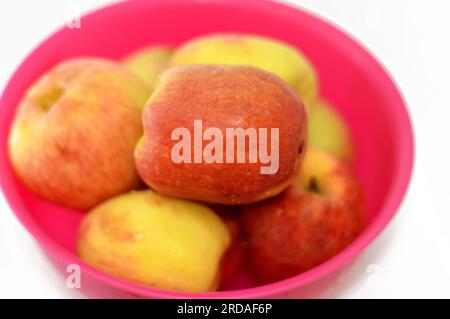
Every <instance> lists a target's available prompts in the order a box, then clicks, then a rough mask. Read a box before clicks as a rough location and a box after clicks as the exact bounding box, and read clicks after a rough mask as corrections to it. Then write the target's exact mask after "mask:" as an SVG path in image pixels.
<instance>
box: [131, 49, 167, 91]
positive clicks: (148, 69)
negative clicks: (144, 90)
mask: <svg viewBox="0 0 450 319" xmlns="http://www.w3.org/2000/svg"><path fill="white" fill-rule="evenodd" d="M172 52H173V49H172V48H170V47H168V46H160V45H158V46H150V47H146V48H143V49H140V50H137V51H135V52H132V53H131V54H130V55H128V56H126V57H125V58H124V59H123V63H124V65H125V66H126V67H127V68H128V69H129V70H131V71H132V72H133V73H134V74H136V75H137V76H138V77H139V78H140V79H141V80H142V81H144V82H145V83H146V84H147V86H148V87H149V88H150V89H151V91H152V92H153V90H154V89H155V87H156V85H157V82H158V78H159V76H160V75H161V73H163V72H164V70H165V69H166V68H167V67H168V65H169V60H170V57H171V56H172Z"/></svg>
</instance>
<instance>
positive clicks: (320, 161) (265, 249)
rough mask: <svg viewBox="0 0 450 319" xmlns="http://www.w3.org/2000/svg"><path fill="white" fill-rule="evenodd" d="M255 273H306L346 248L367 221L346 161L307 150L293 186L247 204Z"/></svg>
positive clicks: (271, 278) (267, 279) (261, 277)
mask: <svg viewBox="0 0 450 319" xmlns="http://www.w3.org/2000/svg"><path fill="white" fill-rule="evenodd" d="M243 222H244V227H245V230H246V233H247V236H248V241H249V260H250V267H251V269H252V272H251V273H252V274H253V275H254V277H255V279H256V280H257V281H258V282H259V283H271V282H275V281H279V280H282V279H286V278H289V277H291V276H295V275H297V274H300V273H302V272H305V271H307V270H309V269H311V268H313V267H315V266H317V265H319V264H321V263H323V262H325V261H326V260H328V259H329V258H331V257H333V256H334V255H336V254H337V253H339V252H340V251H341V250H343V249H344V248H345V247H347V246H348V245H349V244H350V243H351V242H352V241H353V240H354V239H355V238H356V237H357V236H358V235H359V234H360V232H361V231H362V229H363V227H364V223H365V212H364V199H363V190H362V187H361V185H360V183H359V182H358V179H357V178H356V176H355V175H354V174H353V173H352V170H351V169H350V167H348V166H347V164H345V163H343V162H341V161H340V160H338V159H336V158H335V157H334V156H332V155H329V154H326V153H324V152H321V151H314V150H309V149H308V151H307V152H306V156H305V160H304V162H303V164H302V167H301V171H300V174H299V176H298V178H297V180H296V181H295V182H294V184H293V185H292V186H291V187H290V188H289V189H288V190H286V191H285V192H283V193H282V194H280V195H279V196H277V197H275V198H271V199H269V200H266V201H264V202H260V203H256V204H253V205H250V206H248V207H245V209H244V215H243Z"/></svg>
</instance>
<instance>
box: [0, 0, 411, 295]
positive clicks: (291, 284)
mask: <svg viewBox="0 0 450 319" xmlns="http://www.w3.org/2000/svg"><path fill="white" fill-rule="evenodd" d="M141 1H142V2H144V0H132V1H123V2H118V3H112V4H110V5H106V6H103V7H100V8H99V9H97V10H94V11H92V12H89V13H88V14H86V15H85V16H84V18H88V17H89V16H91V15H97V14H103V13H104V12H105V11H108V10H120V8H121V7H122V6H124V5H128V4H129V3H130V2H141ZM152 2H153V3H161V2H163V1H162V0H153V1H152ZM164 2H165V4H174V5H177V4H191V5H198V4H201V3H205V2H207V3H214V4H220V5H225V6H230V7H233V8H236V7H246V8H249V9H251V10H264V11H269V12H276V13H277V14H278V15H280V16H283V17H286V18H287V17H289V18H290V19H292V18H294V17H295V18H297V19H298V18H299V16H300V17H301V18H302V19H307V20H308V21H309V23H311V24H314V26H315V27H316V28H317V29H318V30H319V31H320V32H324V33H326V34H329V35H332V37H333V38H334V41H340V42H341V43H342V44H343V47H344V48H345V50H346V53H347V54H350V55H352V56H355V57H358V60H360V61H365V62H366V63H364V65H365V67H366V68H370V72H373V74H374V76H373V80H374V82H375V84H376V85H377V86H379V87H382V88H383V90H384V91H385V94H386V96H387V97H388V98H389V100H390V101H391V104H393V105H396V106H397V107H396V109H395V111H396V121H397V122H398V123H397V124H398V125H399V128H398V131H397V134H398V138H399V143H401V145H402V146H403V147H402V148H401V149H399V150H398V154H399V155H398V156H399V162H401V163H402V165H398V167H397V171H394V177H393V179H392V182H391V184H390V188H389V190H388V192H387V195H386V200H385V202H384V204H383V206H382V207H381V208H380V212H379V214H378V215H377V216H376V217H374V219H373V220H372V222H371V223H370V225H369V226H368V227H367V228H366V229H365V230H364V231H363V233H362V234H361V235H360V236H359V237H358V238H357V239H356V240H355V241H353V242H352V243H351V244H350V245H349V246H348V247H347V248H346V249H344V250H343V251H341V252H340V253H339V254H338V255H336V256H334V257H333V258H331V259H329V260H327V261H326V262H324V263H322V264H320V265H319V266H317V267H314V268H313V269H311V270H309V271H307V272H304V273H301V274H299V275H297V276H294V277H291V278H288V279H285V280H282V281H279V282H276V283H272V284H268V285H263V286H257V287H253V288H246V289H238V290H229V291H216V292H204V293H192V292H178V291H167V290H162V289H158V288H153V287H148V286H144V285H140V284H136V283H133V282H130V281H126V280H123V279H119V278H116V277H113V276H111V275H109V274H106V273H104V272H102V271H99V270H96V269H94V268H93V267H91V266H89V265H88V264H86V263H84V262H83V261H82V260H80V259H79V258H78V257H77V256H76V255H74V254H73V253H72V252H69V251H68V250H67V249H65V248H63V247H61V246H60V245H59V244H58V243H57V242H56V241H55V240H54V239H53V238H51V237H50V236H49V235H48V234H47V233H46V232H45V231H44V230H43V229H42V228H41V227H40V226H39V225H38V224H37V222H36V221H35V220H34V219H32V218H31V216H30V215H29V213H28V211H27V209H26V207H25V206H24V205H22V204H21V200H20V196H19V194H18V193H17V191H16V189H14V188H13V187H12V186H11V184H12V180H11V179H12V178H11V176H10V175H8V174H7V170H9V171H10V170H12V167H11V165H10V163H9V160H8V159H7V160H5V161H3V159H2V160H1V161H0V165H1V166H0V184H1V188H2V190H3V193H4V195H5V198H6V200H7V202H8V203H9V206H10V208H11V210H12V211H13V213H14V214H15V215H16V217H17V218H18V220H19V221H20V222H21V223H22V225H23V226H24V227H25V228H26V230H27V231H28V232H29V233H30V234H31V235H32V236H33V237H34V239H35V240H36V241H37V242H38V243H39V244H40V245H41V246H42V247H43V248H44V249H45V250H46V251H48V252H50V253H51V254H52V255H53V256H54V257H56V258H58V259H60V260H61V261H63V262H64V263H66V264H67V265H69V264H74V263H76V264H77V265H79V266H80V269H81V272H82V274H83V273H86V274H88V275H89V276H90V277H92V278H94V279H96V280H98V281H100V282H103V283H105V284H107V285H110V286H112V287H114V288H116V289H120V290H124V291H127V292H129V293H132V294H135V295H138V296H142V297H152V298H180V299H186V298H188V299H189V298H233V299H237V298H239V299H241V298H263V297H268V296H274V295H277V294H280V293H284V292H287V291H291V290H294V289H296V288H300V287H302V286H305V285H308V284H310V283H312V282H313V281H316V280H318V279H319V278H322V277H325V276H327V275H329V274H331V273H332V272H334V271H336V270H337V269H338V268H340V267H341V266H343V265H345V264H346V263H347V262H349V261H350V260H352V259H353V258H354V257H356V256H357V255H358V254H359V253H360V252H361V251H362V250H363V249H365V248H366V247H367V246H368V245H369V244H370V243H371V242H372V241H373V240H374V239H375V238H376V237H377V236H378V235H379V234H380V233H381V232H382V231H383V230H384V229H385V227H386V225H387V224H388V223H389V221H390V220H391V219H392V217H393V216H394V215H395V213H396V212H397V211H398V209H399V207H400V205H401V203H402V202H403V200H404V198H405V197H406V194H407V190H408V186H409V182H410V179H411V176H412V171H413V166H414V133H413V126H412V122H411V117H410V115H409V111H408V108H407V106H406V103H405V102H404V99H403V97H402V95H401V93H400V91H399V89H398V87H397V86H396V84H395V82H394V80H393V79H392V77H391V76H390V75H389V73H388V71H387V70H386V69H385V68H384V66H383V65H382V63H381V62H380V61H378V60H377V59H376V58H375V57H374V56H373V55H372V53H370V50H368V49H367V48H365V47H364V46H363V45H362V44H360V43H359V42H358V41H357V40H355V39H354V38H353V37H352V36H351V35H349V34H347V33H345V32H344V31H342V30H341V29H340V27H338V26H336V25H335V24H332V23H330V22H328V21H325V20H324V19H322V18H320V17H318V16H317V15H316V14H315V13H311V12H309V11H308V10H305V9H303V8H301V7H298V6H291V5H289V4H285V3H279V2H274V1H271V0H245V1H239V2H230V1H228V0H213V1H211V0H208V1H204V0H203V1H199V0H165V1H164ZM147 4H148V1H147ZM62 31H63V28H60V29H58V31H57V32H55V33H53V34H52V35H50V36H49V37H47V38H46V39H44V40H43V41H42V42H40V44H39V46H37V47H40V46H41V45H43V44H45V43H47V41H49V40H51V39H52V38H53V37H54V36H56V35H57V34H58V33H60V32H62ZM37 47H36V48H35V49H34V50H33V51H32V52H31V53H30V54H29V55H28V56H27V57H26V58H25V59H24V60H23V61H22V62H21V63H20V64H19V67H18V68H17V69H16V70H15V72H14V73H13V76H12V77H11V78H10V79H9V81H8V83H7V85H6V87H5V89H4V91H3V94H2V96H1V97H0V105H2V104H3V101H4V99H5V96H7V95H9V94H10V93H9V92H10V91H11V88H12V87H13V85H14V82H15V80H16V78H17V75H18V74H19V73H20V71H21V70H20V66H21V65H22V64H23V63H24V62H25V61H27V60H28V59H29V58H30V56H31V55H32V53H33V52H34V51H35V50H36V49H37ZM10 124H11V123H9V125H10ZM8 131H9V128H8ZM6 147H7V146H6V145H4V148H6ZM2 152H6V154H7V151H5V150H2ZM3 155H4V154H2V156H3ZM5 156H6V155H5Z"/></svg>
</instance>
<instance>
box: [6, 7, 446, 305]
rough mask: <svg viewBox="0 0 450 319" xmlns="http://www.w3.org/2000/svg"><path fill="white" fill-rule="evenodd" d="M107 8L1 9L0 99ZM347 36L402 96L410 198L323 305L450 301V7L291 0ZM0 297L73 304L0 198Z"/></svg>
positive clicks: (75, 293)
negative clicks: (89, 13)
mask: <svg viewBox="0 0 450 319" xmlns="http://www.w3.org/2000/svg"><path fill="white" fill-rule="evenodd" d="M108 2H109V1H106V0H80V1H75V0H70V1H60V0H40V1H29V0H15V1H0V41H1V52H0V90H3V88H4V86H5V84H6V82H7V80H8V78H9V77H10V75H11V74H12V72H13V71H14V69H15V68H16V66H17V65H18V64H19V63H20V61H21V60H22V58H23V57H24V56H25V55H26V54H27V53H28V52H29V51H30V50H31V49H32V48H33V47H34V46H35V45H36V44H37V43H38V42H39V41H40V40H41V39H42V38H44V37H45V36H46V35H48V34H49V33H50V32H51V31H53V30H54V29H55V28H57V27H58V26H60V25H62V24H64V22H65V21H66V20H67V17H68V16H69V15H70V14H71V12H72V13H73V12H74V11H77V10H81V11H85V10H87V9H91V8H95V7H97V6H100V5H102V4H104V3H108ZM291 2H295V3H297V4H300V5H301V6H303V7H304V8H307V9H309V10H311V11H314V12H316V13H317V14H319V15H322V16H324V17H326V18H328V19H329V20H331V21H333V22H334V23H336V24H338V25H340V26H341V27H342V28H344V29H345V30H347V31H348V32H349V33H351V34H353V35H354V36H355V37H356V38H358V39H359V40H360V41H362V42H363V43H364V44H365V45H366V46H367V47H368V48H370V49H371V50H372V51H373V52H374V53H375V54H376V55H377V56H378V58H379V59H380V60H381V61H383V63H384V64H385V65H386V67H387V68H388V69H389V70H390V72H391V73H392V75H393V77H394V78H395V79H396V81H397V82H398V84H399V86H400V87H401V89H402V91H403V93H404V95H405V97H406V100H407V102H408V104H409V107H410V112H411V114H412V117H413V122H414V126H415V134H416V163H415V172H414V177H413V181H412V184H411V186H410V190H409V194H408V196H407V199H406V201H405V202H404V204H403V206H402V208H401V210H400V211H399V213H398V215H397V216H396V218H395V220H394V222H393V223H391V225H390V226H389V228H388V229H387V230H386V231H385V232H384V233H383V235H382V236H381V237H380V238H379V239H378V240H377V241H376V242H374V243H373V244H372V245H371V246H370V247H369V248H368V249H367V250H366V251H365V252H364V253H363V255H362V256H361V257H360V258H359V259H358V260H357V261H356V262H355V263H353V264H352V265H351V266H350V267H349V268H348V269H347V270H346V271H344V273H343V274H342V276H341V278H340V280H339V281H338V283H337V284H336V285H335V286H333V287H330V288H329V289H328V290H327V291H326V292H325V293H324V294H323V296H324V297H333V298H334V297H339V298H347V297H360V298H372V297H374V298H382V297H387V298H389V297H400V298H402V297H447V298H450V231H449V226H450V207H449V205H448V202H449V200H450V198H449V195H448V189H449V184H450V170H449V168H448V166H449V165H450V144H449V143H448V140H447V139H448V138H449V137H450V125H449V123H448V121H449V118H450V103H449V74H450V63H449V57H450V43H449V41H448V31H449V30H450V20H449V19H448V12H449V10H450V3H449V2H448V1H445V0H440V1H438V0H429V1H420V0H416V1H413V0H408V1H407V0H398V1H390V0H382V1H380V0H365V1H359V0H340V1H336V0H298V1H291ZM0 297H3V298H13V297H25V298H27V297H34V298H79V297H84V296H83V294H81V292H80V291H78V290H76V289H69V288H67V287H66V284H65V278H64V277H63V276H62V275H61V274H60V273H58V272H57V271H55V270H54V268H53V266H52V265H51V264H50V263H49V262H48V260H47V259H46V257H45V255H43V254H42V252H41V251H40V249H39V248H38V246H37V245H36V244H35V242H34V241H33V239H32V238H31V237H30V235H28V234H27V233H26V231H25V230H24V228H23V227H22V226H21V225H20V224H19V223H18V221H17V220H16V219H15V217H14V216H13V214H12V212H11V211H10V209H9V207H8V205H7V204H6V203H5V200H4V198H3V195H0Z"/></svg>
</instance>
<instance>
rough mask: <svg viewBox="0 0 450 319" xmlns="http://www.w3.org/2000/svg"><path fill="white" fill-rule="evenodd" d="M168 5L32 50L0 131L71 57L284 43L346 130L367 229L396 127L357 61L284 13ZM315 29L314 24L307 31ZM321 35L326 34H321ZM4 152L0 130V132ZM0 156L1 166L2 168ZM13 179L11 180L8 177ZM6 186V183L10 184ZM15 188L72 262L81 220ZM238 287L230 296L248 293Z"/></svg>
mask: <svg viewBox="0 0 450 319" xmlns="http://www.w3.org/2000/svg"><path fill="white" fill-rule="evenodd" d="M174 3H175V2H174V1H167V2H165V1H159V2H157V1H156V2H153V1H134V2H130V3H127V4H122V5H117V6H112V7H110V8H108V9H105V10H101V11H99V12H97V13H95V14H92V15H89V16H87V17H85V18H83V19H82V20H81V23H82V24H81V28H80V29H69V28H64V29H62V30H60V31H59V32H58V33H56V34H54V35H53V36H52V37H50V38H49V39H48V40H47V41H45V42H44V43H43V44H42V45H41V46H39V47H38V48H37V49H36V50H35V51H34V52H33V53H32V54H31V56H29V57H28V59H27V60H26V61H25V62H24V63H23V64H22V66H21V67H20V69H19V70H18V72H17V73H16V76H15V78H13V81H14V87H11V88H10V92H9V93H10V94H8V96H7V97H5V100H4V101H3V102H4V104H3V105H2V107H3V108H4V110H2V111H4V112H5V116H4V117H2V121H6V125H2V129H3V128H6V127H8V126H9V123H10V121H11V119H12V117H13V113H14V110H15V107H16V105H17V103H18V102H19V100H20V98H21V96H22V94H23V92H24V91H25V89H26V88H27V87H28V86H29V85H30V84H31V83H32V82H33V81H34V80H35V79H36V78H37V77H38V76H39V75H40V74H42V72H44V71H45V70H47V69H48V68H49V67H51V66H52V65H54V64H55V63H57V62H60V61H62V60H64V59H67V58H71V57H79V56H101V57H108V58H112V59H119V58H121V57H123V56H124V55H125V54H127V53H129V52H131V51H133V50H135V49H137V48H140V47H143V46H146V45H150V44H170V45H174V46H175V45H178V44H179V43H181V42H183V41H185V40H188V39H190V38H192V37H195V36H198V35H200V34H206V33H212V32H247V33H256V34H263V35H267V36H271V37H275V38H278V39H281V40H283V41H286V42H288V43H290V44H292V45H294V46H296V47H297V48H299V49H300V50H301V51H303V52H304V53H305V54H306V56H307V57H308V58H309V59H311V61H312V62H313V64H314V65H315V67H316V69H317V70H318V73H319V75H320V87H321V88H320V90H321V94H322V95H323V96H324V97H325V98H326V99H328V100H329V101H330V102H332V103H333V104H334V105H335V106H336V108H337V109H338V110H339V112H341V113H342V115H343V116H344V117H345V119H346V121H347V123H348V124H349V126H350V127H351V130H352V134H353V138H354V141H355V143H356V148H357V154H356V163H355V169H356V172H357V174H358V175H359V177H360V178H361V180H362V183H363V186H364V189H365V194H366V204H367V214H368V218H369V224H370V222H371V221H372V220H373V218H374V217H376V215H377V214H378V212H379V211H380V208H381V207H382V206H383V203H384V200H385V198H386V195H387V194H388V192H389V189H390V186H391V183H392V179H393V172H394V170H395V165H396V164H395V163H397V162H398V160H397V158H396V156H397V154H396V151H395V146H396V145H395V143H396V137H395V135H396V134H395V132H396V131H395V122H394V121H393V118H392V114H391V109H390V108H391V107H392V106H391V105H390V104H389V102H388V101H387V99H386V96H385V95H384V94H383V91H382V89H381V87H380V86H379V85H378V84H377V83H378V82H377V81H376V79H374V76H373V74H372V73H371V66H369V65H367V63H366V61H365V60H364V59H360V57H359V56H358V55H356V54H354V53H353V52H350V51H348V48H347V47H346V44H345V43H344V42H341V41H340V39H339V38H338V37H336V36H335V34H334V33H330V32H328V31H327V30H328V29H326V28H329V27H324V26H321V25H317V23H316V22H315V20H312V19H313V18H311V17H309V16H308V15H306V14H302V13H299V14H298V15H297V16H296V17H297V18H295V19H294V18H293V17H291V16H288V15H285V14H284V13H283V10H280V12H271V11H270V10H264V9H257V7H247V6H245V5H241V6H232V5H229V4H227V2H225V1H219V2H217V3H215V4H212V3H209V2H204V3H203V2H202V3H201V4H200V2H198V3H197V5H195V6H194V5H192V3H188V2H185V3H183V2H180V3H177V4H176V5H175V4H174ZM313 22H314V23H313ZM322 28H325V29H322ZM1 138H2V145H6V139H7V129H3V131H2V132H1ZM5 158H6V150H2V160H6V159H5ZM11 174H12V173H11ZM11 179H12V177H11ZM12 180H13V182H12V184H11V185H10V186H11V188H14V189H15V191H16V192H17V194H18V197H20V200H21V201H22V204H23V205H24V207H25V208H26V211H27V214H29V216H28V218H31V219H33V220H34V221H36V222H37V223H38V225H40V227H41V228H42V229H43V230H44V231H45V232H46V233H47V234H48V235H49V236H50V237H52V238H53V239H54V240H55V241H56V242H57V243H58V244H59V245H61V246H62V247H64V248H65V249H66V250H67V251H69V252H70V253H72V254H75V242H76V235H77V229H78V225H79V223H80V220H81V218H82V216H83V213H82V212H77V211H72V210H69V209H65V208H61V207H58V206H56V205H53V204H50V203H46V202H44V201H41V200H40V199H37V198H36V197H35V196H34V195H33V194H32V193H30V192H29V191H28V190H26V189H25V188H24V187H23V186H22V185H21V184H20V182H19V181H17V180H15V179H12ZM251 286H254V284H253V283H252V282H251V281H249V280H247V279H239V280H238V281H237V282H236V283H234V284H233V288H245V287H251Z"/></svg>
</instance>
